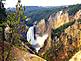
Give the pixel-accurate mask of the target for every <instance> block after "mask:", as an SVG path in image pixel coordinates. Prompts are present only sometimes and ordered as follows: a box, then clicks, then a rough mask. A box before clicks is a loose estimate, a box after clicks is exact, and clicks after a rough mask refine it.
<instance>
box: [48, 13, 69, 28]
mask: <svg viewBox="0 0 81 61" xmlns="http://www.w3.org/2000/svg"><path fill="white" fill-rule="evenodd" d="M48 21H49V22H50V23H51V26H52V28H53V29H56V28H58V27H60V26H61V25H63V24H65V23H68V22H69V16H68V12H67V11H59V12H57V13H55V14H52V15H50V17H49V19H48Z"/></svg>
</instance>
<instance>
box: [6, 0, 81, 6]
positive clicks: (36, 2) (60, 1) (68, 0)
mask: <svg viewBox="0 0 81 61" xmlns="http://www.w3.org/2000/svg"><path fill="white" fill-rule="evenodd" d="M16 3H17V0H6V4H5V7H15V5H16ZM21 3H22V5H25V6H26V5H27V6H61V5H72V4H78V3H81V0H21Z"/></svg>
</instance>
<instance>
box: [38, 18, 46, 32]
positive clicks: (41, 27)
mask: <svg viewBox="0 0 81 61" xmlns="http://www.w3.org/2000/svg"><path fill="white" fill-rule="evenodd" d="M37 27H38V32H37V33H41V34H43V33H45V31H46V23H45V19H42V20H41V21H40V22H39V23H38V24H37Z"/></svg>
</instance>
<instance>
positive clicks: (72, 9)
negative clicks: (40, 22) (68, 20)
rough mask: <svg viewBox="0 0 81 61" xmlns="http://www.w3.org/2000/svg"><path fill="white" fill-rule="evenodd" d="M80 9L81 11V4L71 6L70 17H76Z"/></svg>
mask: <svg viewBox="0 0 81 61" xmlns="http://www.w3.org/2000/svg"><path fill="white" fill-rule="evenodd" d="M80 9H81V4H76V5H70V6H69V7H68V10H69V15H74V14H75V13H76V12H77V11H78V10H80Z"/></svg>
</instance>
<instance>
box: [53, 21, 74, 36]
mask: <svg viewBox="0 0 81 61" xmlns="http://www.w3.org/2000/svg"><path fill="white" fill-rule="evenodd" d="M74 23H75V21H73V22H69V23H66V24H64V25H62V26H60V27H59V28H57V29H55V30H53V33H54V34H53V35H54V36H60V34H61V33H62V32H64V30H65V29H66V28H67V27H69V26H71V25H73V24H74Z"/></svg>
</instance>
